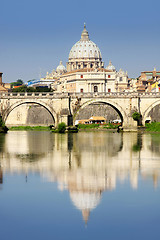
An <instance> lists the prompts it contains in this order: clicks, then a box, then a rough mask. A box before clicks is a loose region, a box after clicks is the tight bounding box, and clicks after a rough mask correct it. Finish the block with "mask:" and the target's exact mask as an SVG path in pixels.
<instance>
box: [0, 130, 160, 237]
mask: <svg viewBox="0 0 160 240" xmlns="http://www.w3.org/2000/svg"><path fill="white" fill-rule="evenodd" d="M0 239H2V240H25V239H27V240H32V239H34V240H41V239H42V240H51V239H52V240H53V239H55V240H63V239H68V240H72V239H73V240H78V239H81V240H85V239H87V240H94V239H96V240H106V239H107V240H119V239H122V240H132V239H133V240H142V239H143V240H146V239H149V240H155V239H156V240H157V239H160V135H159V134H137V133H110V132H104V131H103V132H79V133H78V134H54V133H50V132H35V131H28V132H27V131H13V132H8V134H6V135H0Z"/></svg>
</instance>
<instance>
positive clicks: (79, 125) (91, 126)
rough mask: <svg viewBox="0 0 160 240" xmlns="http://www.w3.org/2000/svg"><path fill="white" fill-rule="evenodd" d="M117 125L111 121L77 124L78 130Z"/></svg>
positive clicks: (106, 127)
mask: <svg viewBox="0 0 160 240" xmlns="http://www.w3.org/2000/svg"><path fill="white" fill-rule="evenodd" d="M118 126H119V124H112V123H108V124H103V125H100V124H78V128H79V129H80V130H82V129H117V128H118Z"/></svg>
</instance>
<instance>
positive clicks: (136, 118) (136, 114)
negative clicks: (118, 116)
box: [132, 112, 141, 121]
mask: <svg viewBox="0 0 160 240" xmlns="http://www.w3.org/2000/svg"><path fill="white" fill-rule="evenodd" d="M132 117H133V119H134V120H135V121H139V120H140V117H141V114H140V113H138V112H134V113H133V114H132Z"/></svg>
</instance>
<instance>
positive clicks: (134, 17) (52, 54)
mask: <svg viewBox="0 0 160 240" xmlns="http://www.w3.org/2000/svg"><path fill="white" fill-rule="evenodd" d="M0 9H1V13H0V72H3V82H12V81H16V80H17V79H22V80H24V81H27V80H29V79H35V78H36V79H37V78H39V77H40V74H41V76H45V74H46V72H47V71H48V72H50V71H52V69H53V68H54V69H56V67H57V66H58V64H59V61H60V60H62V61H63V64H65V63H66V62H67V60H68V55H69V51H70V49H71V47H72V46H73V44H74V43H76V42H77V41H78V40H79V39H80V35H81V32H82V30H83V23H84V22H86V26H87V30H88V32H89V35H90V39H91V40H92V41H93V42H95V43H96V44H97V45H98V47H99V48H100V50H101V53H102V58H103V61H104V62H105V66H107V65H108V62H109V60H111V61H112V63H113V65H115V67H116V69H117V70H119V68H122V69H123V70H125V71H128V74H129V77H137V76H139V75H140V72H141V71H146V70H152V69H153V68H154V67H156V69H157V70H159V71H160V66H159V65H160V27H159V25H160V14H159V9H160V1H158V0H152V1H151V0H150V1H148V0H134V1H129V0H128V1H127V0H121V1H119V0H114V1H111V0H110V1H107V0H101V1H94V0H92V1H91V0H88V1H87V0H81V1H76V0H75V1H73V0H67V1H64V0H61V1H54V0H43V1H42V0H27V1H26V0H14V1H13V0H0Z"/></svg>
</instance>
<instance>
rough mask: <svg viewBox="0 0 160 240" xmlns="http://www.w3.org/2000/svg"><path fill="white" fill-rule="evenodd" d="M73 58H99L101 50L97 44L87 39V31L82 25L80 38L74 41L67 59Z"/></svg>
mask: <svg viewBox="0 0 160 240" xmlns="http://www.w3.org/2000/svg"><path fill="white" fill-rule="evenodd" d="M73 58H87V59H88V58H100V59H102V56H101V52H100V50H99V48H98V47H97V45H96V44H95V43H94V42H92V41H91V40H90V39H89V34H88V31H87V30H86V26H85V25H84V29H83V31H82V34H81V39H80V40H79V41H78V42H77V43H75V44H74V45H73V47H72V49H71V51H70V53H69V59H73Z"/></svg>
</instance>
